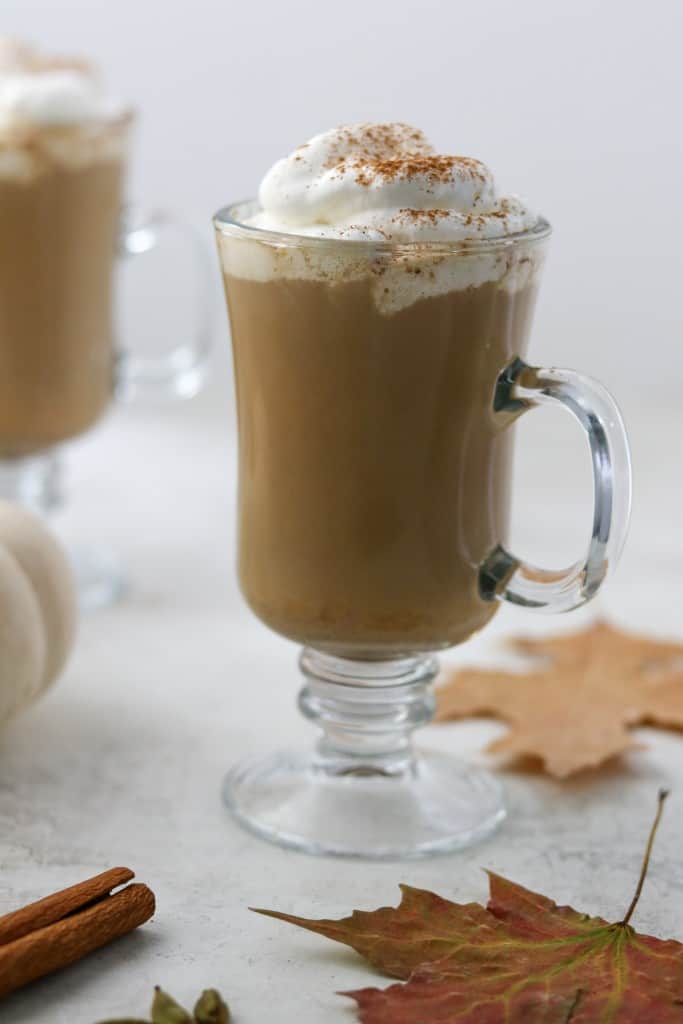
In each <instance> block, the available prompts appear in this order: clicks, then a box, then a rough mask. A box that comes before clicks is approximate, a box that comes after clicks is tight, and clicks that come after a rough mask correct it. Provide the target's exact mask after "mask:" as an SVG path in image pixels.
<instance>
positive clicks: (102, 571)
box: [67, 547, 128, 611]
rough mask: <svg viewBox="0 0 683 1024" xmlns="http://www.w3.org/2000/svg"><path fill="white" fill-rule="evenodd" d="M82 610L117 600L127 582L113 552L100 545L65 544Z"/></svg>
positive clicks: (90, 609) (110, 603) (104, 606)
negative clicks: (72, 545) (73, 545)
mask: <svg viewBox="0 0 683 1024" xmlns="http://www.w3.org/2000/svg"><path fill="white" fill-rule="evenodd" d="M67 550H68V554H69V559H70V561H71V568H72V569H73V572H74V576H75V578H76V588H77V590H78V603H79V606H80V608H81V609H82V610H83V611H95V610H96V609H98V608H108V607H109V606H110V605H112V604H116V602H117V601H119V600H120V599H121V597H122V596H123V595H124V593H125V592H126V589H127V585H128V581H127V578H126V574H125V572H124V569H123V566H122V565H121V562H120V560H119V558H118V556H117V555H116V553H115V552H113V551H110V550H109V549H108V548H104V547H102V548H101V547H68V548H67Z"/></svg>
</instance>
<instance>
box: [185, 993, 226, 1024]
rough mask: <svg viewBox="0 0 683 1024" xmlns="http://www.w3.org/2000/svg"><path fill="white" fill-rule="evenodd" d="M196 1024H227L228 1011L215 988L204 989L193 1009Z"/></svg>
mask: <svg viewBox="0 0 683 1024" xmlns="http://www.w3.org/2000/svg"><path fill="white" fill-rule="evenodd" d="M194 1019H195V1021H196V1022H197V1024H229V1021H230V1010H229V1009H228V1006H227V1003H225V1002H224V1000H223V999H222V998H221V995H220V993H219V992H218V991H217V990H216V989H215V988H206V989H204V991H203V992H202V994H201V996H200V997H199V999H198V1000H197V1005H196V1006H195V1008H194Z"/></svg>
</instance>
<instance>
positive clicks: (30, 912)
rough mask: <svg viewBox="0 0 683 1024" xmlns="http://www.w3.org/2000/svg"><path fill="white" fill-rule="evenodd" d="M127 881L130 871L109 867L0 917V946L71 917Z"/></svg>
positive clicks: (132, 873) (133, 876)
mask: <svg viewBox="0 0 683 1024" xmlns="http://www.w3.org/2000/svg"><path fill="white" fill-rule="evenodd" d="M131 878H135V873H134V872H133V871H131V870H130V868H111V869H110V870H109V871H103V872H102V874H101V875H95V877H94V878H88V879H87V880H86V881H85V882H79V883H78V885H71V886H69V888H68V889H62V891H61V892H56V893H53V894H52V896H46V897H45V898H44V899H42V900H37V901H36V902H35V903H29V905H28V906H27V907H22V908H21V910H14V911H13V912H12V913H11V914H5V916H4V917H0V946H2V945H3V943H5V942H12V941H13V940H14V939H20V938H21V937H22V936H23V935H28V933H29V932H35V931H37V930H38V929H39V928H44V927H45V926H46V925H48V924H52V923H53V922H54V921H59V920H61V918H63V917H66V915H67V914H72V913H73V912H74V911H75V910H80V909H81V908H82V907H84V906H86V904H88V903H92V902H93V901H94V900H96V899H99V898H100V897H102V896H106V895H107V894H108V893H110V892H111V891H112V889H115V888H116V887H117V886H119V885H123V884H124V883H125V882H130V880H131Z"/></svg>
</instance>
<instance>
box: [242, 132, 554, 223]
mask: <svg viewBox="0 0 683 1024" xmlns="http://www.w3.org/2000/svg"><path fill="white" fill-rule="evenodd" d="M259 201H260V204H261V207H262V210H261V212H260V213H259V214H257V215H256V217H255V218H254V219H253V221H252V223H253V225H254V226H255V227H260V228H263V229H265V230H270V231H287V232H293V233H295V234H302V235H311V236H315V237H318V238H341V239H356V240H359V239H360V240H362V239H366V240H371V241H391V242H399V243H402V242H406V243H410V242H430V241H459V240H463V239H487V238H500V237H503V236H505V235H510V234H516V233H518V232H520V231H526V230H528V229H529V228H531V227H533V226H534V224H535V223H536V221H537V217H536V215H535V214H534V213H532V212H531V211H530V210H529V209H528V208H527V207H526V206H525V204H524V203H523V202H522V201H521V200H520V199H518V198H517V197H515V196H499V194H498V192H497V189H496V185H495V182H494V179H493V175H492V174H491V172H490V170H489V169H488V167H487V166H486V165H485V164H483V163H481V161H479V160H473V159H472V158H471V157H462V156H443V155H440V154H438V153H436V152H435V151H434V148H433V146H432V145H431V144H430V143H429V142H428V140H427V139H426V137H425V136H424V134H423V133H422V132H421V131H419V130H418V129H416V128H411V127H410V126H409V125H405V124H358V125H348V126H343V127H341V128H333V129H332V130H331V131H328V132H323V133H322V134H321V135H316V136H314V138H312V139H311V140H310V142H307V143H305V144H304V145H303V146H300V147H299V148H298V149H296V150H294V152H293V153H291V154H290V155H289V156H287V157H285V158H284V159H282V160H278V162H277V163H276V164H275V165H274V166H273V167H272V168H271V169H270V170H269V171H268V173H267V174H266V176H265V178H264V179H263V181H262V183H261V187H260V189H259Z"/></svg>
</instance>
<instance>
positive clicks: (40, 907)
mask: <svg viewBox="0 0 683 1024" xmlns="http://www.w3.org/2000/svg"><path fill="white" fill-rule="evenodd" d="M132 877H134V876H133V872H132V871H129V870H128V868H114V869H112V870H111V871H105V872H104V873H103V874H101V875H98V876H97V877H96V878H92V879H88V880H87V881H85V882H82V883H80V884H79V885H76V886H72V887H71V888H69V889H65V890H64V891H62V892H59V893H55V894H54V895H53V896H48V897H46V899H43V900H38V902H37V903H32V904H30V905H29V906H28V907H24V908H23V909H22V910H18V911H14V912H13V913H12V914H7V915H6V916H5V917H3V918H0V996H4V995H7V994H8V993H9V992H13V991H14V990H15V989H17V988H21V987H22V986H23V985H27V984H29V982H31V981H35V980H36V979H37V978H41V977H43V975H45V974H50V973H51V972H52V971H56V970H59V969H60V968H62V967H67V966H68V965H69V964H72V963H75V962H76V961H77V960H80V959H82V957H84V956H87V955H88V953H92V952H94V951H95V950H96V949H99V948H100V947H101V946H104V945H106V944H107V943H108V942H112V941H113V940H114V939H117V938H119V937H120V936H122V935H125V934H127V933H128V932H130V931H132V930H133V929H134V928H137V927H138V926H139V925H141V924H144V923H145V921H148V920H149V918H150V917H151V916H152V915H153V913H154V909H155V900H154V893H153V892H152V891H151V890H150V889H148V888H147V886H146V885H140V884H133V885H128V886H126V887H125V888H124V889H120V890H119V891H118V892H115V893H113V894H110V890H111V889H112V888H113V887H114V886H117V885H120V884H121V883H122V882H126V881H128V880H129V879H130V878H132ZM8 937H9V941H8Z"/></svg>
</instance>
